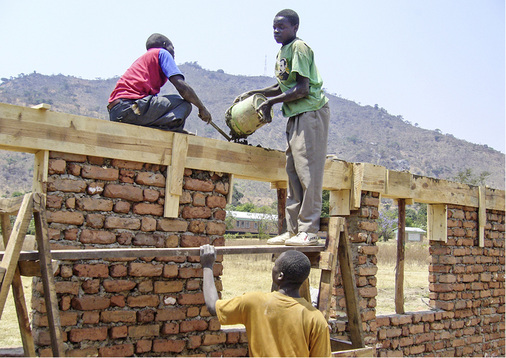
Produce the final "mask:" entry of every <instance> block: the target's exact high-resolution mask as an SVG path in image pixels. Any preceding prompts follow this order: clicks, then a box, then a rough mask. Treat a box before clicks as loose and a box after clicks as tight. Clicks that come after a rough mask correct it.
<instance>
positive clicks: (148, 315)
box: [137, 309, 156, 323]
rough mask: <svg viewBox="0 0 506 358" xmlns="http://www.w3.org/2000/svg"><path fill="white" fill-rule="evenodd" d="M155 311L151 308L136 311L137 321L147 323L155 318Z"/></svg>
mask: <svg viewBox="0 0 506 358" xmlns="http://www.w3.org/2000/svg"><path fill="white" fill-rule="evenodd" d="M155 313H156V312H155V311H154V310H152V309H147V310H142V311H139V312H137V322H139V323H148V322H153V321H154V320H155Z"/></svg>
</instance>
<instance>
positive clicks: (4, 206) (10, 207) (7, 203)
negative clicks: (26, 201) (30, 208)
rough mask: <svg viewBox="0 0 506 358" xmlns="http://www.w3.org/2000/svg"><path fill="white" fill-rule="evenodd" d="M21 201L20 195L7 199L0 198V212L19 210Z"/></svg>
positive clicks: (14, 212) (8, 212)
mask: <svg viewBox="0 0 506 358" xmlns="http://www.w3.org/2000/svg"><path fill="white" fill-rule="evenodd" d="M22 202H23V197H22V196H18V197H15V198H9V199H0V214H11V215H14V214H16V213H17V212H18V211H19V208H20V207H21V203H22Z"/></svg>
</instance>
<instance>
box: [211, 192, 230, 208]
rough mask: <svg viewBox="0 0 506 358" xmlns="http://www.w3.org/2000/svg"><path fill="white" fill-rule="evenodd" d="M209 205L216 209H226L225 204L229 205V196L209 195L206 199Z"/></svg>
mask: <svg viewBox="0 0 506 358" xmlns="http://www.w3.org/2000/svg"><path fill="white" fill-rule="evenodd" d="M206 203H207V206H208V207H210V208H212V209H214V208H221V209H225V206H227V198H225V197H224V196H217V195H213V196H208V197H207V200H206Z"/></svg>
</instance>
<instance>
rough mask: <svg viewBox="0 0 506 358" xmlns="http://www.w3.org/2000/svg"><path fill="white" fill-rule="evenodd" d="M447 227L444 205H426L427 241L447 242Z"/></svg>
mask: <svg viewBox="0 0 506 358" xmlns="http://www.w3.org/2000/svg"><path fill="white" fill-rule="evenodd" d="M447 225H448V222H447V207H446V205H442V204H436V205H427V237H428V238H429V240H433V241H444V242H447V240H448V231H447Z"/></svg>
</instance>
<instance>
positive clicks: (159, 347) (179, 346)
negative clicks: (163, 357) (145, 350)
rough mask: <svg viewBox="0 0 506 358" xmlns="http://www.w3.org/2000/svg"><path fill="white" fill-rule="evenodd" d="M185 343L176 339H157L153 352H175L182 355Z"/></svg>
mask: <svg viewBox="0 0 506 358" xmlns="http://www.w3.org/2000/svg"><path fill="white" fill-rule="evenodd" d="M185 345H186V343H185V341H183V340H176V339H155V340H154V341H153V352H156V353H158V352H175V353H180V352H182V351H183V349H184V348H185Z"/></svg>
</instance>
